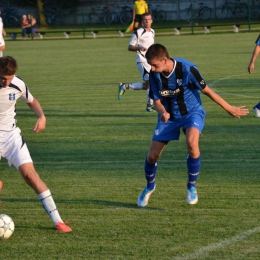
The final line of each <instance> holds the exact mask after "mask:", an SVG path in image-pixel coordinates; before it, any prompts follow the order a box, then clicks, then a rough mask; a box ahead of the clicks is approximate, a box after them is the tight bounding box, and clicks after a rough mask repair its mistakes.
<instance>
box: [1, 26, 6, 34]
mask: <svg viewBox="0 0 260 260" xmlns="http://www.w3.org/2000/svg"><path fill="white" fill-rule="evenodd" d="M2 34H3V36H6V31H5V29H4V28H3V29H2Z"/></svg>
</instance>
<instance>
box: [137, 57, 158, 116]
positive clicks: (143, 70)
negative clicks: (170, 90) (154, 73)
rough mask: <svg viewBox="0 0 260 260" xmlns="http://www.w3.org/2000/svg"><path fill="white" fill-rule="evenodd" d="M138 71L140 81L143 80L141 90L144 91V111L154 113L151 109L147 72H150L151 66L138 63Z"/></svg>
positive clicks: (145, 63)
mask: <svg viewBox="0 0 260 260" xmlns="http://www.w3.org/2000/svg"><path fill="white" fill-rule="evenodd" d="M138 70H139V71H140V73H141V75H142V80H144V85H143V89H146V111H147V112H154V111H155V110H154V108H153V99H152V98H151V97H150V84H149V72H150V70H151V66H150V65H149V64H148V63H147V62H144V63H140V64H139V65H138Z"/></svg>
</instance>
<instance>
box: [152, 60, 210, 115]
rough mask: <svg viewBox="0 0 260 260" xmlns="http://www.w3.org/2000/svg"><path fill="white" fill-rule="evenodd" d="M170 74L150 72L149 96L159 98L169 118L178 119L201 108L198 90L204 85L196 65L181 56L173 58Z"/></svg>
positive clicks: (154, 98)
mask: <svg viewBox="0 0 260 260" xmlns="http://www.w3.org/2000/svg"><path fill="white" fill-rule="evenodd" d="M173 61H174V68H173V71H172V72H171V73H170V75H168V76H165V75H164V74H163V73H157V72H152V71H151V72H150V76H149V81H150V96H151V98H152V99H153V100H155V101H156V100H160V101H161V103H162V105H163V106H164V107H165V109H166V111H167V112H168V113H169V114H170V115H171V118H170V119H178V118H181V117H182V116H185V115H188V114H190V113H192V112H196V111H198V110H203V108H202V106H201V104H202V103H201V99H200V93H199V90H202V89H203V88H205V87H206V82H205V80H204V79H203V77H202V76H201V74H200V72H199V70H198V69H197V67H196V65H195V64H193V63H191V62H190V61H188V60H185V59H182V58H175V59H173Z"/></svg>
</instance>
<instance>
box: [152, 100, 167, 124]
mask: <svg viewBox="0 0 260 260" xmlns="http://www.w3.org/2000/svg"><path fill="white" fill-rule="evenodd" d="M153 106H154V109H155V110H156V111H157V112H158V114H160V116H161V121H162V122H164V123H166V122H167V121H168V120H169V119H170V114H169V113H168V112H167V111H166V110H165V107H164V106H163V105H162V103H161V101H160V100H155V101H154V102H153Z"/></svg>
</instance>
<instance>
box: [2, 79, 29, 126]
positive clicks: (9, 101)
mask: <svg viewBox="0 0 260 260" xmlns="http://www.w3.org/2000/svg"><path fill="white" fill-rule="evenodd" d="M18 99H21V100H22V101H24V102H26V103H30V102H32V101H33V96H32V94H31V93H30V92H29V89H28V87H27V86H26V85H25V83H24V82H23V81H22V80H21V79H20V78H18V77H17V76H14V78H13V80H12V82H11V83H10V85H9V86H8V87H6V88H1V87H0V131H11V130H13V129H14V128H15V127H16V119H15V115H16V112H15V104H16V102H17V100H18Z"/></svg>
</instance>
